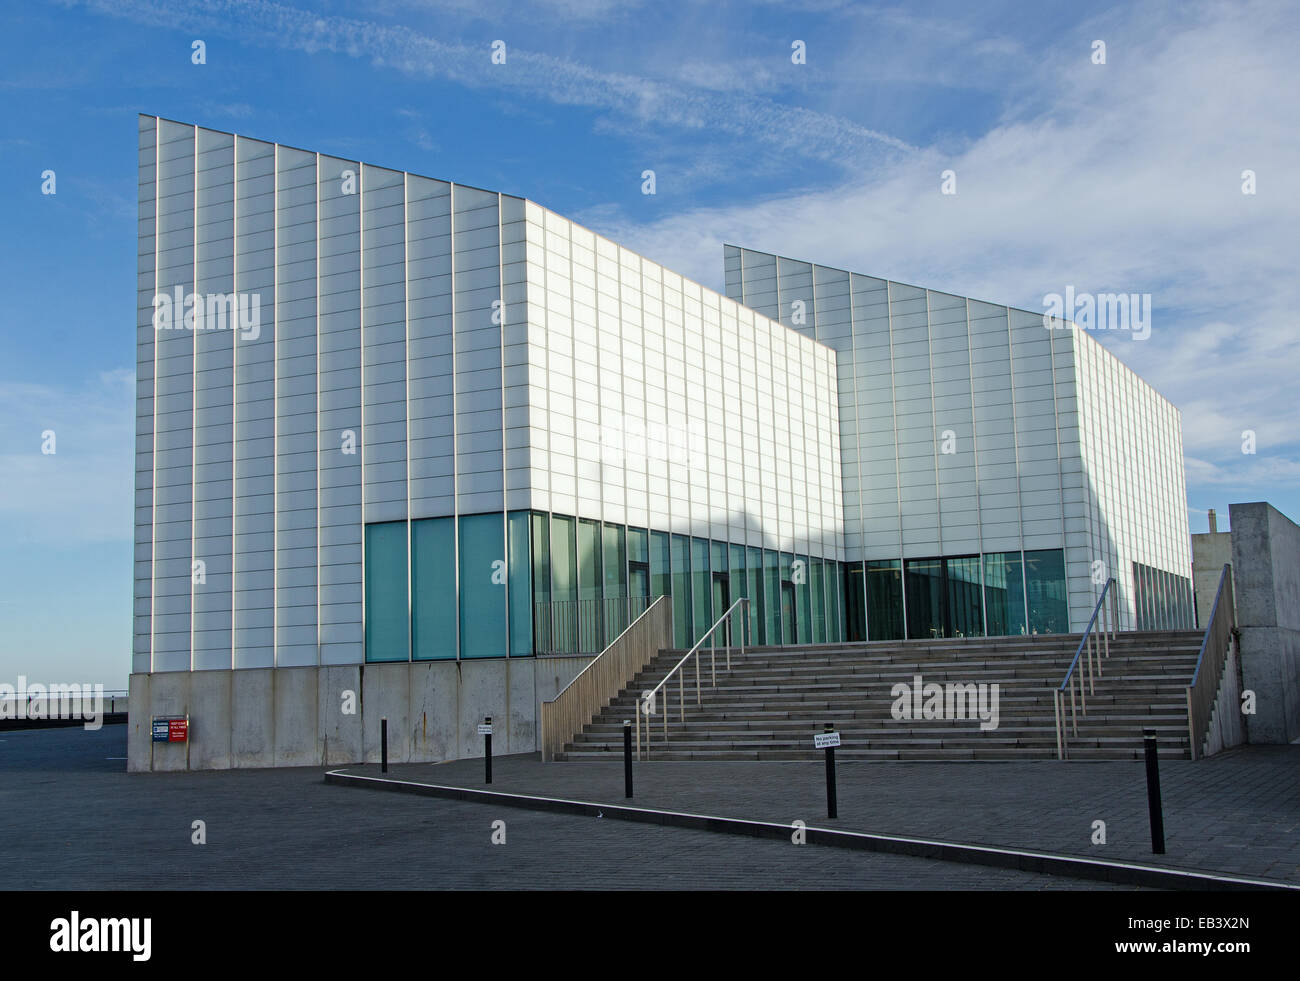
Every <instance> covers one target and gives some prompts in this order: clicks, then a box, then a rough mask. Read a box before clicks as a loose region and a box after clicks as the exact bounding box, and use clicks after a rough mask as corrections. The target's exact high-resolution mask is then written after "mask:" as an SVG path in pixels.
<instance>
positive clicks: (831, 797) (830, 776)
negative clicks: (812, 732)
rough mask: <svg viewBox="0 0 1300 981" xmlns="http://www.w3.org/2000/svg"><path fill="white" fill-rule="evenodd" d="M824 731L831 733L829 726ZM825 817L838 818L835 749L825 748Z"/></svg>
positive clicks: (828, 724) (832, 747) (827, 724)
mask: <svg viewBox="0 0 1300 981" xmlns="http://www.w3.org/2000/svg"><path fill="white" fill-rule="evenodd" d="M825 730H826V731H827V732H831V731H832V729H831V724H830V723H829V722H827V723H826V725H825ZM826 816H827V817H828V818H837V817H839V802H838V801H837V800H836V795H835V747H834V746H827V747H826Z"/></svg>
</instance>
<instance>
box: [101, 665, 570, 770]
mask: <svg viewBox="0 0 1300 981" xmlns="http://www.w3.org/2000/svg"><path fill="white" fill-rule="evenodd" d="M590 661H591V658H590V657H553V658H491V659H483V660H480V661H417V662H409V663H397V664H349V665H337V666H320V667H302V668H249V669H244V670H236V671H230V670H227V671H192V672H191V671H171V672H155V673H152V674H133V675H131V681H130V697H129V709H128V725H127V769H128V770H131V771H145V770H187V769H188V770H223V769H230V768H234V767H270V766H326V765H328V766H336V765H338V766H341V765H344V764H348V763H360V762H378V761H379V759H380V755H381V749H380V730H381V720H382V719H384V718H387V719H388V759H389V760H390V761H391V762H394V763H420V762H431V763H432V762H438V761H440V760H455V759H466V758H472V757H480V756H482V755H483V737H482V736H480V735H478V725H479V723H480V722H482V721H483V719H484V717H485V716H489V715H490V716H492V722H493V727H494V729H495V732H494V733H493V736H492V752H493V753H501V754H506V753H531V752H535V751H537V750H538V749H540V743H539V742H538V738H539V727H538V715H539V712H540V709H539V703H540V702H541V701H542V700H543V699H549V698H554V697H555V694H556V692H557V691H559V690H560V689H561V688H563V687H564V686H565V685H567V684H568V683H569V681H571V680H572V679H573V677H574V676H575V675H577V674H578V672H579V671H581V670H582V669H583V668H584V667H586V666H587V664H588V663H589V662H590ZM184 715H188V716H189V719H190V738H189V741H188V742H185V743H163V742H159V743H155V742H154V741H153V739H152V728H151V723H152V720H153V718H154V717H155V716H184Z"/></svg>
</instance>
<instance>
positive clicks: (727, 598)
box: [711, 572, 731, 647]
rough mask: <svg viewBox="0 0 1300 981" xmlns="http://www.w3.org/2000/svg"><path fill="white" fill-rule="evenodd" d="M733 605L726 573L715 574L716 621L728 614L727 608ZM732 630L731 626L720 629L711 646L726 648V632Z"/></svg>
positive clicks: (714, 600) (714, 612)
mask: <svg viewBox="0 0 1300 981" xmlns="http://www.w3.org/2000/svg"><path fill="white" fill-rule="evenodd" d="M730 605H731V586H730V583H729V582H728V581H727V574H726V573H725V572H715V573H714V574H713V618H714V619H715V620H716V619H718V618H719V617H721V616H722V614H724V613H726V612H727V607H729V606H730ZM728 629H730V625H729V624H724V625H723V626H721V627H719V628H718V631H717V633H715V634H714V635H713V644H712V645H711V646H715V647H724V646H726V644H727V634H726V631H727V630H728Z"/></svg>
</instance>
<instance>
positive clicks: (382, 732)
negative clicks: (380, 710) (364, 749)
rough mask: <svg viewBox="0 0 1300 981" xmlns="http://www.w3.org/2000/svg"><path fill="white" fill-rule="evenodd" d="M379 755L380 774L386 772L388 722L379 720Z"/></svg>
mask: <svg viewBox="0 0 1300 981" xmlns="http://www.w3.org/2000/svg"><path fill="white" fill-rule="evenodd" d="M379 753H380V757H379V758H380V761H381V762H380V764H379V766H380V772H381V773H387V772H388V720H387V719H380V720H379Z"/></svg>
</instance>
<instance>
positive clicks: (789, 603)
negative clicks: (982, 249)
mask: <svg viewBox="0 0 1300 981" xmlns="http://www.w3.org/2000/svg"><path fill="white" fill-rule="evenodd" d="M139 135H140V143H139V146H140V168H139V173H140V199H139V201H140V226H139V282H138V320H137V355H138V361H137V385H138V389H137V445H136V511H135V514H136V518H135V522H136V524H135V643H134V665H133V673H132V676H131V713H130V714H131V724H130V738H129V751H128V754H129V766H130V767H131V768H132V769H137V770H140V769H178V768H196V769H198V768H218V767H227V766H265V765H292V764H312V763H333V762H352V761H356V760H359V759H362V758H363V757H373V756H374V755H375V754H376V753H377V745H378V727H379V720H380V718H381V717H386V718H388V719H389V720H390V730H389V731H390V752H391V753H392V755H393V756H394V758H396V759H412V760H417V759H429V760H435V759H445V758H455V757H459V756H468V755H475V754H476V753H478V752H480V751H481V741H480V739H479V738H477V736H476V725H477V723H478V722H480V721H481V720H482V717H483V716H485V715H491V716H493V717H494V718H495V719H496V720H497V727H496V732H497V735H496V737H495V738H496V740H497V742H496V748H497V751H498V752H528V751H532V750H533V749H535V748H536V746H537V716H538V703H539V701H541V700H543V699H546V698H549V697H551V696H553V695H554V694H555V692H556V691H558V690H559V689H560V688H562V687H563V686H564V685H565V684H567V683H568V681H569V680H570V679H572V677H573V676H574V675H575V674H576V673H577V672H578V671H579V670H581V668H582V667H583V666H584V665H585V664H587V663H588V662H589V660H590V658H591V656H592V655H593V654H595V653H598V652H599V651H600V650H601V649H603V647H604V646H605V645H606V644H607V643H608V642H609V641H611V640H612V639H613V638H614V637H615V636H617V635H618V634H619V633H620V632H621V631H622V630H623V629H624V628H625V627H626V626H627V625H628V624H629V623H630V622H631V621H632V620H633V619H635V617H636V616H637V615H638V614H639V613H640V612H641V611H643V610H644V609H645V608H646V606H647V604H648V603H649V602H650V601H651V600H652V599H653V598H654V597H657V596H660V595H664V594H670V595H671V596H672V606H673V619H674V623H673V629H674V633H675V638H674V642H675V644H676V645H677V646H681V647H689V646H690V645H691V644H692V643H693V642H694V640H695V639H696V638H697V637H698V636H699V635H700V634H701V633H702V632H703V631H704V630H705V629H707V628H708V627H709V626H710V625H711V624H712V623H713V622H714V621H715V620H716V619H717V617H718V616H720V615H721V613H722V612H723V611H725V610H726V609H727V608H728V607H729V606H730V605H731V604H732V603H733V602H734V601H735V600H736V599H738V598H740V597H748V598H749V599H750V603H749V606H748V610H749V618H748V619H749V624H748V634H749V636H748V642H749V643H751V644H798V645H804V644H820V643H834V642H842V641H851V640H867V639H870V640H877V639H880V640H886V639H900V638H904V637H907V638H931V637H944V636H969V635H983V634H1021V633H1033V632H1039V633H1044V632H1065V631H1070V630H1078V629H1081V627H1082V626H1083V624H1084V623H1086V621H1087V618H1088V616H1089V615H1090V614H1091V611H1092V607H1093V605H1094V603H1095V601H1096V596H1097V594H1098V592H1099V591H1100V589H1101V584H1102V583H1104V582H1105V580H1106V578H1107V577H1109V576H1113V577H1115V579H1116V580H1117V588H1118V589H1119V596H1120V600H1121V602H1120V613H1121V617H1122V626H1124V627H1125V628H1130V629H1131V628H1142V627H1157V626H1182V625H1185V624H1186V625H1190V623H1191V611H1190V595H1191V593H1190V586H1189V584H1190V577H1191V557H1190V544H1189V539H1188V535H1187V517H1186V500H1185V490H1184V484H1183V470H1182V449H1181V435H1180V423H1179V415H1178V412H1177V410H1175V409H1174V408H1173V407H1172V406H1171V405H1170V404H1169V403H1168V402H1166V401H1165V400H1164V399H1162V398H1161V397H1160V396H1159V395H1157V394H1156V393H1155V392H1154V391H1153V390H1152V389H1151V388H1150V387H1149V386H1148V385H1146V384H1145V383H1144V382H1142V381H1141V379H1139V378H1137V376H1136V375H1134V374H1133V373H1132V372H1130V371H1128V370H1127V369H1126V368H1125V367H1124V366H1123V365H1122V364H1121V363H1120V362H1119V361H1118V360H1116V359H1115V358H1114V357H1112V356H1111V355H1110V354H1108V353H1107V352H1106V351H1105V349H1104V348H1102V346H1101V345H1100V344H1098V343H1097V342H1096V341H1095V340H1093V339H1092V338H1091V337H1088V336H1087V335H1086V332H1084V331H1081V330H1078V329H1074V328H1073V327H1071V326H1070V325H1068V324H1059V325H1055V326H1053V327H1050V328H1049V327H1045V326H1044V322H1043V316H1042V314H1041V313H1039V314H1034V313H1031V312H1026V311H1019V310H1014V309H1008V308H1007V307H1001V306H993V305H990V304H987V303H981V302H978V301H975V300H966V299H964V298H961V297H956V296H951V295H947V294H942V293H936V292H933V291H928V290H924V289H920V288H917V287H911V286H905V285H903V284H899V283H893V282H886V281H884V280H880V279H874V278H871V277H868V276H860V275H857V274H853V273H848V272H843V271H840V270H837V269H831V268H828V267H823V266H818V265H813V264H810V263H806V262H796V261H792V260H787V259H784V258H776V257H774V256H771V255H766V254H762V253H757V252H751V251H747V250H741V249H737V248H733V247H730V246H728V247H727V248H726V250H725V251H726V255H725V262H726V289H727V293H728V295H727V296H722V295H720V294H718V293H715V292H713V291H711V290H709V289H707V288H705V287H703V286H700V285H699V284H697V283H694V282H692V281H690V280H687V279H684V278H683V277H681V276H680V275H677V274H675V273H673V272H671V271H670V270H667V269H665V268H663V267H662V266H660V265H658V264H656V263H655V262H653V261H651V260H650V259H647V258H644V257H642V256H640V255H637V254H636V253H634V252H631V251H629V250H628V249H625V248H623V247H621V246H619V245H617V244H616V243H613V242H611V241H609V240H608V239H604V238H602V237H600V236H598V235H595V234H594V233H592V232H590V231H588V230H586V229H584V228H582V227H580V226H578V225H575V224H574V223H572V222H570V221H568V220H567V219H565V218H562V217H560V216H559V215H556V214H554V213H553V212H551V211H548V210H547V209H545V208H543V207H541V206H539V205H537V204H534V203H533V202H531V201H526V200H524V199H521V198H517V197H512V196H509V195H505V194H499V193H497V192H491V191H485V190H481V189H479V188H475V187H470V186H466V185H462V184H454V183H449V182H446V181H439V180H433V179H430V178H426V177H420V176H417V175H414V174H409V173H404V172H402V171H395V170H389V169H385V168H382V167H375V166H371V165H369V164H364V163H360V162H358V161H353V160H346V159H340V158H336V157H330V156H326V155H324V154H318V153H314V152H311V151H305V150H299V149H295V148H291V147H287V146H281V145H278V144H274V143H267V142H263V141H260V140H255V139H251V138H246V137H242V136H235V135H232V134H229V133H223V132H218V131H214V130H210V129H205V128H202V127H196V126H192V125H187V124H181V123H176V122H171V121H169V120H165V119H160V118H157V117H154V116H141V117H140V119H139ZM176 717H187V718H188V719H189V728H188V739H187V740H185V741H184V742H179V741H154V739H153V738H151V734H150V720H151V719H154V718H176Z"/></svg>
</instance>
